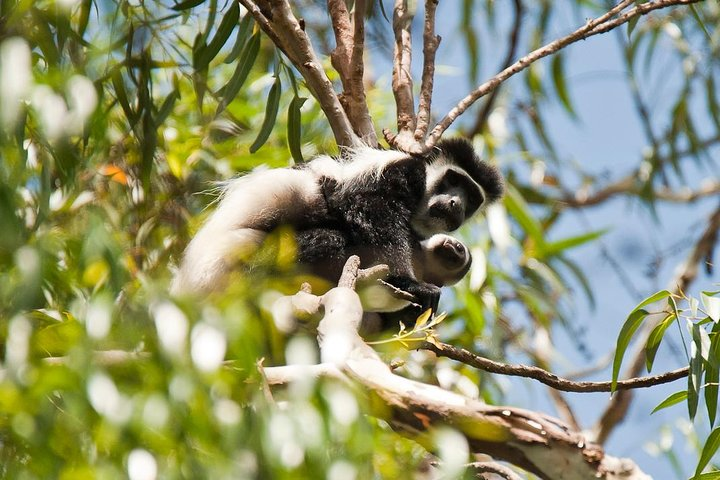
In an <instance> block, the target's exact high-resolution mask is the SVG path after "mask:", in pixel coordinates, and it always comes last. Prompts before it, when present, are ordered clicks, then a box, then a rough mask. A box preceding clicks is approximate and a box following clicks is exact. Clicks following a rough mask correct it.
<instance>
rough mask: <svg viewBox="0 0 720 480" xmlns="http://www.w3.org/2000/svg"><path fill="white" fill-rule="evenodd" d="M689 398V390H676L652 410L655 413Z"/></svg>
mask: <svg viewBox="0 0 720 480" xmlns="http://www.w3.org/2000/svg"><path fill="white" fill-rule="evenodd" d="M686 398H687V390H681V391H679V392H675V393H673V394H672V395H670V396H669V397H667V398H666V399H665V400H663V401H662V402H660V403H659V404H658V406H657V407H655V408H653V411H652V412H650V414H651V415H652V414H653V413H655V412H657V411H658V410H662V409H664V408H668V407H672V406H673V405H677V404H678V403H680V402H682V401H684V400H685V399H686Z"/></svg>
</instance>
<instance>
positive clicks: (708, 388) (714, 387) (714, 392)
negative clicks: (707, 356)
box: [705, 365, 720, 427]
mask: <svg viewBox="0 0 720 480" xmlns="http://www.w3.org/2000/svg"><path fill="white" fill-rule="evenodd" d="M718 382H720V370H718V369H717V368H716V367H713V366H711V365H708V366H707V368H706V370H705V408H706V409H707V413H708V420H709V421H710V426H711V427H712V426H714V425H715V419H716V418H717V407H718V392H720V387H719V386H718Z"/></svg>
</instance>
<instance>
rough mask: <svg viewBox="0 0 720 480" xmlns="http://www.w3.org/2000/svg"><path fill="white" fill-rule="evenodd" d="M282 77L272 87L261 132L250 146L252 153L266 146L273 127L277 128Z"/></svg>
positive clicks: (276, 79)
mask: <svg viewBox="0 0 720 480" xmlns="http://www.w3.org/2000/svg"><path fill="white" fill-rule="evenodd" d="M280 94H281V86H280V77H275V83H273V85H272V87H270V93H268V99H267V105H265V119H264V120H263V124H262V126H261V127H260V132H259V133H258V136H257V138H255V141H254V142H253V144H252V145H250V153H255V152H257V151H258V150H259V149H260V147H262V146H263V145H265V142H266V141H267V139H268V138H269V137H270V133H271V132H272V129H273V127H274V126H275V119H276V118H277V113H278V107H279V106H280Z"/></svg>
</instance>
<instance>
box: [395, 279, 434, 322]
mask: <svg viewBox="0 0 720 480" xmlns="http://www.w3.org/2000/svg"><path fill="white" fill-rule="evenodd" d="M387 282H388V283H389V284H391V285H393V286H395V287H397V288H399V289H400V290H404V291H406V292H408V293H409V294H411V295H413V296H414V297H415V303H417V304H419V305H420V312H418V315H419V314H420V313H422V312H424V311H425V310H427V309H428V308H430V309H432V311H433V313H436V312H437V309H438V303H439V302H440V287H438V286H437V285H433V284H431V283H421V282H418V281H417V280H413V279H411V278H407V277H400V276H396V275H391V276H390V277H388V279H387Z"/></svg>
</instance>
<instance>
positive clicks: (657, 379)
mask: <svg viewBox="0 0 720 480" xmlns="http://www.w3.org/2000/svg"><path fill="white" fill-rule="evenodd" d="M419 348H420V349H423V350H430V351H431V352H434V353H435V354H436V355H437V356H438V357H447V358H451V359H453V360H457V361H458V362H461V363H464V364H465V365H470V366H471V367H475V368H478V369H480V370H483V371H485V372H490V373H499V374H501V375H509V376H513V377H525V378H532V379H533V380H537V381H538V382H540V383H544V384H545V385H547V386H549V387H552V388H554V389H556V390H562V391H564V392H577V393H590V392H610V391H611V385H612V382H577V381H573V380H568V379H566V378H562V377H559V376H557V375H555V374H554V373H550V372H548V371H547V370H544V369H542V368H539V367H534V366H531V365H510V364H507V363H500V362H495V361H493V360H490V359H488V358H485V357H481V356H479V355H475V354H474V353H472V352H469V351H468V350H465V349H464V348H458V347H454V346H452V345H448V344H446V343H441V342H436V343H430V342H424V343H422V344H421V345H420V346H419ZM688 371H689V369H688V367H684V368H679V369H677V370H673V371H671V372H666V373H663V374H660V375H652V376H646V377H638V378H630V379H627V380H622V381H619V382H617V388H616V390H630V389H634V388H647V387H652V386H654V385H662V384H663V383H669V382H674V381H675V380H679V379H681V378H685V377H687V375H688Z"/></svg>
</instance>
